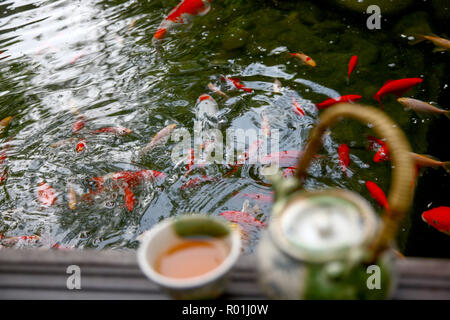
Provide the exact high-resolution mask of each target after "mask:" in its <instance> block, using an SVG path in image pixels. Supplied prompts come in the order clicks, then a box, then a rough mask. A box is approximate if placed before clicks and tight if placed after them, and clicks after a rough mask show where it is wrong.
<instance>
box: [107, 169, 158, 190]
mask: <svg viewBox="0 0 450 320" xmlns="http://www.w3.org/2000/svg"><path fill="white" fill-rule="evenodd" d="M109 177H110V176H109V175H107V176H105V177H104V178H109ZM165 178H166V175H165V174H164V173H163V172H159V171H156V170H139V171H118V172H115V173H113V174H112V179H113V180H115V181H120V182H124V183H126V184H127V185H128V187H130V188H134V187H136V186H138V185H139V184H141V183H142V182H147V181H149V182H153V181H155V180H156V179H165ZM105 180H106V179H105Z"/></svg>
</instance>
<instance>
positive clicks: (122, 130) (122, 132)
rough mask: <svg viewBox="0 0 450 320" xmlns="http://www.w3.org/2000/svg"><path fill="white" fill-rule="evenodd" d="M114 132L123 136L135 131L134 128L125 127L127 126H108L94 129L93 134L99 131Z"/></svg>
mask: <svg viewBox="0 0 450 320" xmlns="http://www.w3.org/2000/svg"><path fill="white" fill-rule="evenodd" d="M105 132H108V133H114V134H117V135H119V136H123V135H126V134H131V133H133V130H131V129H128V128H125V127H106V128H100V129H97V130H94V131H92V132H91V133H92V134H98V133H105Z"/></svg>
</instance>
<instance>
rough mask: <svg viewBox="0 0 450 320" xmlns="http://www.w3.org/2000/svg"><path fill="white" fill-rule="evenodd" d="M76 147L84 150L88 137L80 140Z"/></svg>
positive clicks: (80, 150)
mask: <svg viewBox="0 0 450 320" xmlns="http://www.w3.org/2000/svg"><path fill="white" fill-rule="evenodd" d="M75 149H76V150H77V152H82V151H84V149H86V139H81V140H80V141H78V143H77V146H76V147H75Z"/></svg>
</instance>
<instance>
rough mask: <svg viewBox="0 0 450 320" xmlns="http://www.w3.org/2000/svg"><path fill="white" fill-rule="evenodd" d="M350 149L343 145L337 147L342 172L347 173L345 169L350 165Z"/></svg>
mask: <svg viewBox="0 0 450 320" xmlns="http://www.w3.org/2000/svg"><path fill="white" fill-rule="evenodd" d="M349 152H350V148H349V147H348V145H346V144H345V143H343V144H341V145H339V147H338V157H339V162H340V164H341V168H342V171H343V172H347V167H348V166H349V165H350V155H349Z"/></svg>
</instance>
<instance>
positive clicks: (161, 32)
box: [152, 0, 211, 44]
mask: <svg viewBox="0 0 450 320" xmlns="http://www.w3.org/2000/svg"><path fill="white" fill-rule="evenodd" d="M210 2H211V0H183V1H181V2H180V3H179V4H178V5H177V6H176V7H175V8H173V9H172V11H170V13H169V15H168V16H167V17H166V18H165V19H164V20H163V21H162V22H161V24H160V25H159V27H158V29H157V30H156V32H155V34H154V35H153V39H152V42H153V44H157V43H158V41H159V40H162V39H164V37H165V36H166V34H167V32H168V31H169V30H171V29H173V28H174V27H176V26H178V25H182V24H185V23H187V22H189V21H190V20H192V19H193V18H194V17H195V16H203V15H205V14H207V13H208V12H209V10H210V9H211V6H210Z"/></svg>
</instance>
